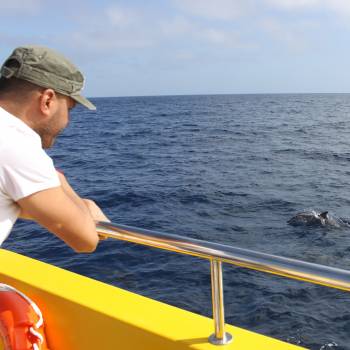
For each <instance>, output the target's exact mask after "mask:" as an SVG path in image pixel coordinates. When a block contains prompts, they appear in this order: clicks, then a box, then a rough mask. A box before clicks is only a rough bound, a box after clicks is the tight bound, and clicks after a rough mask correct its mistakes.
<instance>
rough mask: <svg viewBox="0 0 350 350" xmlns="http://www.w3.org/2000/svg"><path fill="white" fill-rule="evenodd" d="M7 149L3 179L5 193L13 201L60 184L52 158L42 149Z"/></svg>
mask: <svg viewBox="0 0 350 350" xmlns="http://www.w3.org/2000/svg"><path fill="white" fill-rule="evenodd" d="M31 151H32V152H30V150H23V149H22V151H21V153H20V154H19V153H18V151H16V150H13V151H12V152H11V150H10V151H9V152H10V153H12V154H8V155H7V156H8V157H7V159H8V161H7V162H6V164H3V171H4V174H3V181H5V183H4V188H5V189H6V192H7V195H8V196H9V197H10V198H12V199H13V200H14V201H17V200H19V199H21V198H25V197H27V196H29V195H31V194H33V193H36V192H39V191H43V190H46V189H49V188H53V187H58V186H60V180H59V178H58V175H57V172H56V170H55V167H54V165H53V161H52V159H51V158H50V157H49V156H48V155H47V154H46V153H45V151H44V150H43V149H41V148H40V149H39V148H37V149H35V152H33V149H31Z"/></svg>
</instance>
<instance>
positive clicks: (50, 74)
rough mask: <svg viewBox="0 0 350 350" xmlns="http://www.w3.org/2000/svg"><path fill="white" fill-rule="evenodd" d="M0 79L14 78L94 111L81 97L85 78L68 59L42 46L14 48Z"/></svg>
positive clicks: (91, 105) (4, 65) (92, 106)
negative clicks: (58, 94) (68, 98)
mask: <svg viewBox="0 0 350 350" xmlns="http://www.w3.org/2000/svg"><path fill="white" fill-rule="evenodd" d="M0 74H1V77H5V78H8V79H9V78H11V77H15V78H18V79H23V80H26V81H29V82H30V83H33V84H35V85H38V86H42V87H44V88H48V89H53V90H55V91H56V92H58V93H60V94H62V95H66V96H70V97H71V98H72V99H73V100H75V101H77V102H78V103H80V104H82V105H83V106H85V107H86V108H88V109H91V110H95V109H96V107H95V106H94V105H93V104H92V103H91V102H90V101H89V100H88V99H86V98H85V97H84V96H82V95H81V94H80V92H81V90H82V89H83V87H84V76H83V74H82V73H81V72H80V71H79V70H78V68H77V67H76V66H74V65H73V64H72V63H71V62H70V61H69V60H67V58H65V57H64V56H62V55H61V54H59V53H58V52H56V51H54V50H52V49H49V48H47V47H43V46H23V47H17V48H16V49H15V50H14V51H13V52H12V54H11V55H10V56H9V57H8V58H7V60H6V61H5V63H4V64H3V65H2V67H1V70H0Z"/></svg>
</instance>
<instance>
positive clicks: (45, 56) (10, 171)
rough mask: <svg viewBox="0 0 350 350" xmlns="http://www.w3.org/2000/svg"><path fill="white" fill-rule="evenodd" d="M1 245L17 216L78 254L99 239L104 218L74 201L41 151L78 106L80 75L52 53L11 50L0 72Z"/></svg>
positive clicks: (87, 203)
mask: <svg viewBox="0 0 350 350" xmlns="http://www.w3.org/2000/svg"><path fill="white" fill-rule="evenodd" d="M0 74H1V77H0V245H1V243H2V242H3V241H4V240H5V239H6V237H7V236H8V235H9V233H10V231H11V229H12V226H13V225H14V223H15V221H16V219H17V218H18V217H21V218H26V219H31V220H34V221H36V222H37V223H39V224H40V225H42V226H44V227H45V228H46V229H48V230H49V231H50V232H52V233H54V234H55V235H56V236H58V237H59V238H60V239H62V240H63V241H64V242H65V243H66V244H68V245H69V246H70V247H71V248H73V249H74V250H75V251H77V252H92V251H94V250H95V248H96V246H97V244H98V234H97V232H96V227H95V220H100V221H107V220H108V219H107V218H106V216H105V215H104V214H103V212H102V211H101V210H100V208H99V207H98V206H97V205H96V204H95V203H94V202H93V201H91V200H88V199H82V198H80V197H79V196H78V195H77V194H76V193H75V192H74V190H73V189H72V188H71V186H70V185H69V183H68V182H67V180H66V178H65V176H64V175H63V174H62V173H60V172H57V171H56V170H55V168H54V165H53V162H52V159H51V158H50V157H49V156H48V155H47V154H46V152H45V151H44V149H45V148H49V147H51V146H52V145H53V144H54V141H55V138H56V137H57V135H58V134H59V132H60V131H62V130H63V129H64V128H65V127H66V126H67V124H68V122H69V111H70V110H71V109H72V108H73V107H74V106H75V104H76V103H80V104H82V105H83V106H85V107H87V108H89V109H96V108H95V106H94V105H93V104H92V103H91V102H90V101H88V100H87V99H86V98H84V97H83V96H81V95H80V91H81V89H82V87H83V82H84V77H83V75H82V74H81V73H80V72H79V70H78V69H77V68H76V67H75V66H74V65H73V64H72V63H71V62H69V61H68V60H67V59H66V58H64V57H63V56H61V55H60V54H58V53H57V52H55V51H53V50H51V49H49V48H45V47H38V46H26V47H18V48H17V49H15V50H14V51H13V53H12V54H11V55H10V57H9V58H8V59H7V60H6V61H5V63H4V64H3V66H2V67H1V71H0Z"/></svg>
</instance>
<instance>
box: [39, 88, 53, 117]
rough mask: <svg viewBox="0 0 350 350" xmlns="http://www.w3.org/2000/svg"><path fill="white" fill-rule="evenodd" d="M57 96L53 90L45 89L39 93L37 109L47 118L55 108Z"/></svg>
mask: <svg viewBox="0 0 350 350" xmlns="http://www.w3.org/2000/svg"><path fill="white" fill-rule="evenodd" d="M56 99H57V96H56V93H55V91H54V90H52V89H45V90H44V91H42V92H41V94H40V97H39V104H40V105H39V108H40V111H41V113H43V114H44V115H45V116H47V117H49V116H51V114H52V111H53V109H54V108H55V102H56Z"/></svg>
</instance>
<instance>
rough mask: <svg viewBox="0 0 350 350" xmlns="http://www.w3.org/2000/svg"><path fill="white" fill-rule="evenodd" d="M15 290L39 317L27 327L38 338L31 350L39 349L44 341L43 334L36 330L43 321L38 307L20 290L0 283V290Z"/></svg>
mask: <svg viewBox="0 0 350 350" xmlns="http://www.w3.org/2000/svg"><path fill="white" fill-rule="evenodd" d="M9 291H11V292H15V293H17V294H18V295H20V296H21V297H22V298H23V299H24V300H26V301H27V302H28V304H29V305H30V306H31V307H32V308H33V310H34V312H35V313H36V314H37V316H38V317H39V320H38V321H37V323H36V324H35V325H34V328H33V327H30V328H29V332H30V333H31V334H32V335H34V336H35V337H36V338H37V339H38V340H37V342H36V343H39V345H38V344H35V343H34V344H33V350H40V348H41V345H42V343H43V342H44V338H43V336H42V335H41V334H40V333H39V332H38V331H37V329H39V328H40V327H41V326H42V325H43V323H44V319H43V315H42V313H41V311H40V309H39V307H38V306H37V305H36V304H35V303H34V301H33V300H31V299H30V298H28V297H27V296H26V295H25V294H23V293H22V292H20V291H19V290H17V289H15V288H13V287H11V286H9V285H7V284H4V283H0V292H9Z"/></svg>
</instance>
